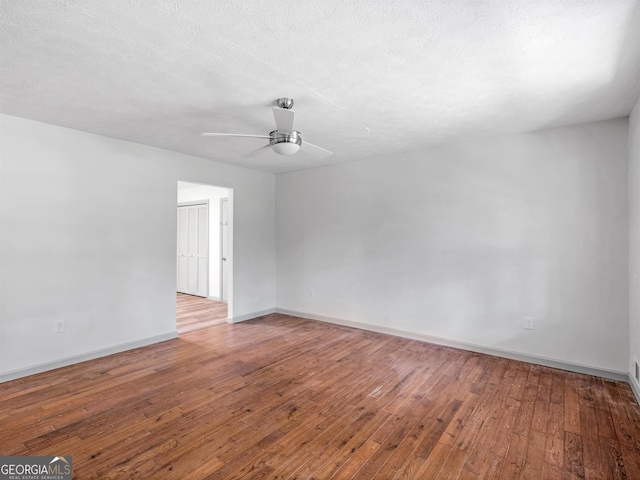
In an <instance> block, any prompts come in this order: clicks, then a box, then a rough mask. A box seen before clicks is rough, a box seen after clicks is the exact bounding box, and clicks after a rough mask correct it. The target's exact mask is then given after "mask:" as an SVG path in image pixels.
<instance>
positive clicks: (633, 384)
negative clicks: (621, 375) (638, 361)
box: [629, 372, 640, 404]
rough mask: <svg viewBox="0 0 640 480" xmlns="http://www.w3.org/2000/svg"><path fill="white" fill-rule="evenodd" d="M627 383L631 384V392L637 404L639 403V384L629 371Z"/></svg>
mask: <svg viewBox="0 0 640 480" xmlns="http://www.w3.org/2000/svg"><path fill="white" fill-rule="evenodd" d="M629 385H631V390H632V391H633V394H634V395H635V396H636V400H637V402H638V404H640V385H638V382H637V381H636V379H635V378H634V376H633V374H632V373H631V372H629Z"/></svg>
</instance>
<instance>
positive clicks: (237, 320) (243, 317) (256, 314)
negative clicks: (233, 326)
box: [227, 308, 276, 323]
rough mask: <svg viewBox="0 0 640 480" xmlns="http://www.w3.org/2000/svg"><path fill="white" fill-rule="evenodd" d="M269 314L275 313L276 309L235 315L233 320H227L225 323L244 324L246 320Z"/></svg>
mask: <svg viewBox="0 0 640 480" xmlns="http://www.w3.org/2000/svg"><path fill="white" fill-rule="evenodd" d="M270 313H276V309H275V308H268V309H266V310H260V311H258V312H251V313H245V314H244V315H236V316H234V317H233V318H228V319H227V321H228V322H229V323H240V322H246V321H247V320H253V319H254V318H258V317H262V316H264V315H269V314H270Z"/></svg>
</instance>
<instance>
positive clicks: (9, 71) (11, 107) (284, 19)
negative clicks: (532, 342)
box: [0, 0, 640, 172]
mask: <svg viewBox="0 0 640 480" xmlns="http://www.w3.org/2000/svg"><path fill="white" fill-rule="evenodd" d="M0 48H1V51H0V82H1V83H0V112H2V113H6V114H9V115H16V116H20V117H26V118H31V119H35V120H39V121H43V122H48V123H52V124H56V125H62V126H66V127H71V128H75V129H79V130H84V131H88V132H93V133H98V134H101V135H106V136H109V137H114V138H120V139H124V140H130V141H133V142H138V143H142V144H147V145H153V146H157V147H161V148H165V149H169V150H174V151H178V152H184V153H188V154H192V155H197V156H201V157H206V158H211V159H214V160H218V161H221V162H226V163H231V164H234V165H242V166H246V167H249V168H256V169H260V170H266V171H271V172H282V171H289V170H296V169H301V168H309V167H313V166H318V165H328V164H332V163H340V162H347V161H353V160H359V159H366V158H371V157H374V156H377V155H382V154H387V153H390V152H394V151H400V152H402V151H410V150H416V149H422V148H426V147H429V146H433V145H438V144H442V143H446V142H453V141H460V140H465V139H470V138H475V137H479V136H485V135H497V134H502V133H514V132H523V131H531V130H537V129H542V128H547V127H553V126H560V125H567V124H573V123H582V122H588V121H595V120H602V119H609V118H615V117H621V116H627V115H628V114H629V113H630V111H631V108H632V107H633V105H634V103H635V101H636V100H637V98H638V95H639V93H640V4H639V2H638V1H636V0H594V1H588V0H583V1H578V0H539V1H535V0H529V1H516V0H448V1H425V0H422V1H408V0H396V1H394V0H386V1H353V2H345V1H342V0H302V1H284V0H272V1H248V2H241V1H231V2H228V1H209V0H162V1H160V0H155V1H154V0H137V1H136V0H109V1H105V0H57V1H53V0H2V1H1V2H0ZM281 96H287V97H292V98H294V99H295V106H294V109H295V111H296V124H295V127H296V129H297V130H300V131H301V132H302V136H303V139H304V140H308V141H310V142H312V143H315V144H317V145H319V146H322V147H324V148H326V149H329V150H331V151H333V152H334V155H332V156H330V157H328V158H325V159H322V160H317V159H315V158H314V157H311V156H309V155H308V154H306V153H303V152H301V153H298V154H296V155H293V156H289V157H285V156H279V155H276V154H275V153H272V152H270V151H269V152H268V153H267V154H265V155H263V156H259V157H256V158H249V159H245V158H242V155H244V154H245V153H248V152H249V151H252V150H254V149H256V148H258V147H260V146H261V145H262V144H263V143H265V142H263V140H261V139H252V138H217V137H216V138H207V137H201V136H200V133H201V132H203V131H209V132H238V133H253V134H268V133H269V131H271V130H273V129H274V122H273V117H272V113H271V107H272V106H273V105H274V104H275V103H274V102H275V99H276V98H278V97H281ZM365 127H368V128H369V129H370V130H371V136H370V137H368V138H362V136H361V135H359V134H358V133H359V132H362V130H363V129H364V128H365Z"/></svg>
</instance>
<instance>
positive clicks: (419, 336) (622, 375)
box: [276, 308, 629, 382]
mask: <svg viewBox="0 0 640 480" xmlns="http://www.w3.org/2000/svg"><path fill="white" fill-rule="evenodd" d="M276 312H277V313H282V314H285V315H292V316H294V317H301V318H306V319H309V320H318V321H320V322H327V323H333V324H336V325H343V326H345V327H353V328H359V329H361V330H369V331H371V332H378V333H385V334H387V335H394V336H396V337H403V338H411V339H413V340H420V341H423V342H429V343H435V344H437V345H444V346H447V347H454V348H460V349H462V350H469V351H472V352H478V353H484V354H486V355H494V356H496V357H503V358H509V359H512V360H519V361H521V362H528V363H533V364H536V365H543V366H546V367H552V368H558V369H561V370H568V371H570V372H576V373H583V374H586V375H595V376H597V377H603V378H608V379H610V380H620V381H623V382H626V381H628V379H629V373H628V372H620V371H616V370H607V369H603V368H597V367H592V366H590V365H582V364H579V363H570V362H563V361H561V360H555V359H553V358H546V357H539V356H537V355H528V354H523V353H518V352H513V351H509V350H501V349H497V348H492V347H487V346H484V345H476V344H473V343H466V342H460V341H457V340H451V339H449V338H443V337H436V336H433V335H427V334H424V333H416V332H409V331H407V330H400V329H397V328H391V327H382V326H379V325H371V324H368V323H361V322H354V321H352V320H344V319H341V318H333V317H326V316H324V315H315V314H312V313H304V312H296V311H294V310H287V309H285V308H277V309H276Z"/></svg>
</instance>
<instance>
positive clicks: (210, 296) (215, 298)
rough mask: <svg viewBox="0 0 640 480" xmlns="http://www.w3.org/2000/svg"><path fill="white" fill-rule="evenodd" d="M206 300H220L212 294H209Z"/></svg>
mask: <svg viewBox="0 0 640 480" xmlns="http://www.w3.org/2000/svg"><path fill="white" fill-rule="evenodd" d="M207 300H213V301H214V302H221V301H222V300H220V297H214V296H213V295H209V296H208V297H207Z"/></svg>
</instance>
